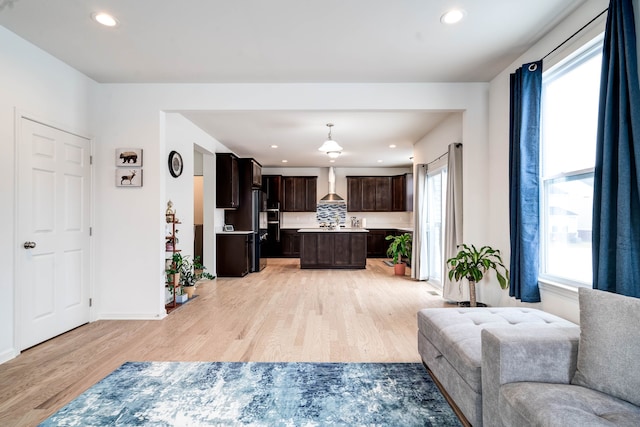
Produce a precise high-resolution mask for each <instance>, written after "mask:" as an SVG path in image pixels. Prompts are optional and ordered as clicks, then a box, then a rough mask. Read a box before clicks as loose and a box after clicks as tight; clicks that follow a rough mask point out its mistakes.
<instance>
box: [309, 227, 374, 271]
mask: <svg viewBox="0 0 640 427" xmlns="http://www.w3.org/2000/svg"><path fill="white" fill-rule="evenodd" d="M300 234H301V236H302V237H301V244H300V246H301V253H300V268H366V266H367V237H366V233H365V232H361V233H360V232H357V233H354V232H340V231H320V232H303V233H300Z"/></svg>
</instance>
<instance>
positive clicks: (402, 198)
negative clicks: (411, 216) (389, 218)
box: [391, 173, 413, 212]
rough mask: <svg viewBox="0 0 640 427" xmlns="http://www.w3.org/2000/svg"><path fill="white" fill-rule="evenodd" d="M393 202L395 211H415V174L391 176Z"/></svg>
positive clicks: (392, 207) (392, 208)
mask: <svg viewBox="0 0 640 427" xmlns="http://www.w3.org/2000/svg"><path fill="white" fill-rule="evenodd" d="M391 182H392V190H391V196H392V203H391V205H392V206H391V210H393V211H394V212H404V211H406V212H411V211H413V174H410V173H405V174H404V175H396V176H394V177H392V178H391Z"/></svg>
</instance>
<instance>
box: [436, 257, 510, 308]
mask: <svg viewBox="0 0 640 427" xmlns="http://www.w3.org/2000/svg"><path fill="white" fill-rule="evenodd" d="M458 249H459V250H458V254H457V255H456V256H455V257H453V258H449V259H448V260H447V265H449V266H450V268H451V269H450V270H449V280H453V279H455V280H457V281H460V279H462V278H465V279H467V280H468V281H469V302H468V304H469V306H470V307H477V306H478V305H483V306H484V304H482V303H478V302H477V301H476V283H477V282H479V281H480V280H482V278H483V277H484V275H485V273H486V272H487V271H488V270H494V271H495V272H496V277H497V279H498V283H499V284H500V287H501V288H502V289H507V288H508V287H509V270H507V268H506V267H505V266H504V264H503V263H502V258H501V257H500V251H499V250H498V249H493V248H492V247H491V246H483V247H481V248H480V249H479V250H478V249H476V247H475V246H474V245H471V247H469V246H468V245H466V244H462V245H458ZM501 271H502V273H501ZM460 286H462V282H460ZM460 305H467V304H466V303H461V304H460Z"/></svg>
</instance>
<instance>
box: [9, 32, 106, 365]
mask: <svg viewBox="0 0 640 427" xmlns="http://www.w3.org/2000/svg"><path fill="white" fill-rule="evenodd" d="M0 46H2V48H1V49H0V93H1V94H2V95H1V96H0V148H1V149H2V155H1V156H0V194H2V199H3V202H4V206H3V208H2V209H0V235H2V236H3V238H2V239H0V260H1V261H0V263H1V264H0V265H1V266H2V270H3V273H4V274H3V278H2V280H0V295H2V298H0V363H1V362H3V361H5V360H8V359H10V358H12V357H14V356H15V355H16V354H17V350H16V343H15V336H14V327H15V319H16V318H17V317H18V315H19V313H17V312H16V310H15V309H14V307H16V305H15V301H14V296H15V294H14V289H15V287H16V286H18V284H17V282H16V274H17V271H16V268H17V267H16V266H17V257H18V256H22V255H23V252H22V251H24V250H22V251H21V249H20V245H19V242H18V239H20V238H24V236H18V235H16V234H15V233H14V230H16V224H17V223H16V221H17V218H16V205H15V201H16V185H17V182H16V179H15V177H16V160H17V159H16V146H15V144H16V140H15V137H16V132H15V127H14V123H15V122H16V112H17V113H20V114H23V115H26V116H28V117H31V118H34V119H36V120H39V121H42V122H44V123H45V124H49V125H53V126H56V127H58V128H60V129H63V130H66V131H69V132H74V133H76V134H79V135H82V136H86V137H92V136H94V135H95V133H94V131H93V128H92V126H91V123H90V122H91V117H90V111H91V109H90V105H91V100H92V98H93V97H94V95H95V91H96V89H97V87H98V85H97V84H96V83H95V82H94V81H92V80H91V79H89V78H87V77H86V76H84V75H82V74H80V73H79V72H77V71H75V70H73V69H72V68H70V67H68V66H66V65H65V64H63V63H61V62H60V61H58V60H57V59H55V58H53V57H52V56H50V55H48V54H46V53H44V52H42V51H41V50H39V49H37V48H36V47H34V46H33V45H31V44H30V43H28V42H26V41H25V40H23V39H21V38H19V37H17V36H15V35H14V34H13V33H11V32H10V31H8V30H7V29H5V28H4V27H0ZM96 141H97V142H98V143H99V141H98V140H96ZM111 160H113V156H112V158H111ZM111 182H113V173H112V174H111Z"/></svg>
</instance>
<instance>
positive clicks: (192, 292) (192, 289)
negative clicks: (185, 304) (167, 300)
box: [184, 286, 196, 298]
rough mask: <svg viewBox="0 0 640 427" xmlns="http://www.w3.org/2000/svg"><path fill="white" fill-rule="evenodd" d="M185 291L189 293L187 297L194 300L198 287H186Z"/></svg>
mask: <svg viewBox="0 0 640 427" xmlns="http://www.w3.org/2000/svg"><path fill="white" fill-rule="evenodd" d="M184 291H185V292H186V293H187V296H188V297H189V298H193V294H194V293H195V291H196V287H195V286H185V287H184Z"/></svg>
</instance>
